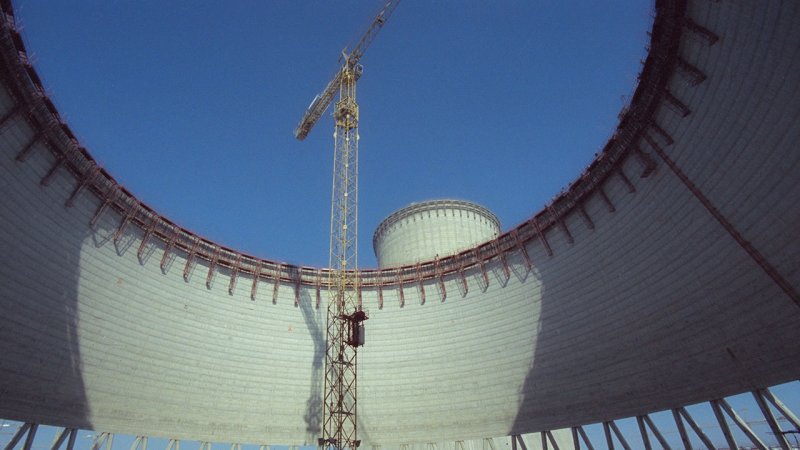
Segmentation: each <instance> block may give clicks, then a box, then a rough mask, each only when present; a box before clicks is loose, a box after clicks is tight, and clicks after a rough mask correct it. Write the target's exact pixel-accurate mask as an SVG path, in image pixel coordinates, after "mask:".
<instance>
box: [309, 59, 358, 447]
mask: <svg viewBox="0 0 800 450" xmlns="http://www.w3.org/2000/svg"><path fill="white" fill-rule="evenodd" d="M360 70H361V69H360V66H357V65H355V66H353V65H350V64H349V63H346V64H345V66H344V67H343V68H342V75H341V77H340V79H341V88H340V90H339V92H340V97H339V101H338V102H336V105H335V108H334V112H333V117H334V121H335V125H336V131H335V132H334V133H333V138H334V141H335V144H334V162H333V200H332V202H331V243H330V245H331V246H330V260H329V267H330V268H331V272H330V273H329V277H330V279H329V285H330V286H331V288H330V290H329V293H330V298H329V300H328V316H327V333H326V338H327V339H326V342H327V349H326V354H325V394H324V396H323V403H324V406H323V419H322V438H320V440H319V444H320V446H322V447H325V448H328V447H329V448H334V449H344V448H350V449H354V448H357V447H358V445H359V443H360V442H359V440H358V421H357V398H358V395H357V392H358V379H357V369H358V355H357V348H358V345H359V341H360V338H361V337H362V336H363V332H360V331H361V329H362V328H361V322H363V320H365V319H366V315H365V314H364V312H363V311H361V305H360V304H359V303H358V300H357V298H356V293H357V292H358V104H357V103H356V80H357V78H358V75H359V74H360Z"/></svg>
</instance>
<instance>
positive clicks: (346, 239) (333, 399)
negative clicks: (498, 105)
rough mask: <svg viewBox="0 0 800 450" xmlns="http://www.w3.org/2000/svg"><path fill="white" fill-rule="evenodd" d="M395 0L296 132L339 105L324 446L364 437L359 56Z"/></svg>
mask: <svg viewBox="0 0 800 450" xmlns="http://www.w3.org/2000/svg"><path fill="white" fill-rule="evenodd" d="M398 3H399V0H396V1H395V0H389V1H387V2H386V4H385V5H384V6H383V9H382V10H381V12H380V13H378V15H377V17H375V20H373V21H372V24H371V25H370V26H369V29H367V32H366V33H365V34H364V35H363V36H362V37H361V40H359V41H358V43H357V44H356V46H355V47H354V48H353V50H352V51H350V52H349V53H348V51H347V49H345V50H343V51H342V59H341V60H340V61H341V62H342V67H341V68H340V69H339V71H337V72H336V75H334V77H333V79H332V80H331V81H330V82H329V83H328V85H327V86H326V87H325V90H324V91H322V93H321V94H319V95H317V96H316V97H315V98H314V100H313V101H312V102H311V105H309V107H308V109H307V110H306V113H305V115H304V116H303V119H302V120H301V121H300V124H298V125H297V128H296V129H295V132H294V135H295V137H296V138H297V139H299V140H303V139H305V137H306V136H307V135H308V133H309V131H311V128H312V127H313V126H314V124H316V123H317V121H318V120H319V118H320V117H322V114H324V113H325V111H326V110H327V109H328V106H329V105H330V103H331V101H332V100H333V98H334V96H336V93H337V92H338V93H339V100H338V101H337V102H336V104H335V105H334V108H333V120H334V126H335V129H334V132H333V138H334V156H333V194H332V201H331V241H330V260H329V267H330V269H331V270H330V278H329V279H328V292H329V298H328V314H327V326H326V353H325V392H324V396H323V417H322V437H320V438H319V446H320V447H321V448H324V449H336V450H340V449H355V448H357V447H358V446H359V444H360V443H361V441H359V439H358V418H357V414H356V413H357V408H356V406H357V397H358V396H357V386H358V383H357V377H356V373H357V370H356V369H357V367H358V365H357V362H358V360H357V348H358V347H359V346H360V345H363V343H364V325H363V322H364V321H365V320H367V315H366V313H365V312H364V311H363V310H362V308H361V305H360V304H359V302H358V297H357V293H358V285H359V279H358V139H359V136H358V103H356V81H358V78H359V77H360V76H361V72H362V70H363V69H362V67H361V65H360V64H359V60H360V59H361V57H362V56H363V55H364V51H365V50H366V49H367V47H369V45H370V44H371V43H372V40H373V39H375V36H376V35H377V34H378V31H379V30H380V29H381V27H383V25H384V24H385V23H386V21H387V20H388V19H389V16H391V14H392V12H394V9H395V8H396V7H397V4H398Z"/></svg>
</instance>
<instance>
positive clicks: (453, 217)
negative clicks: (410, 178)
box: [372, 200, 500, 268]
mask: <svg viewBox="0 0 800 450" xmlns="http://www.w3.org/2000/svg"><path fill="white" fill-rule="evenodd" d="M499 234H500V221H499V220H497V217H496V216H495V215H494V214H492V212H491V211H489V210H488V209H486V208H484V207H483V206H480V205H477V204H475V203H471V202H466V201H463V200H430V201H426V202H419V203H413V204H411V205H409V206H406V207H405V208H402V209H399V210H397V211H395V212H393V213H392V214H390V215H389V217H387V218H386V219H384V220H383V222H381V223H380V224H379V225H378V228H377V229H376V230H375V234H374V235H373V238H372V246H373V249H374V250H375V256H377V257H378V266H379V267H380V268H387V267H397V266H404V265H411V264H415V263H417V262H420V261H428V260H431V259H435V258H439V257H446V256H450V255H455V254H456V253H458V252H460V251H462V250H466V249H469V248H472V247H474V246H476V245H478V244H481V243H483V242H487V241H491V240H492V239H494V238H496V237H497V236H498V235H499Z"/></svg>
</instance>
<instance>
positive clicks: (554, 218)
mask: <svg viewBox="0 0 800 450" xmlns="http://www.w3.org/2000/svg"><path fill="white" fill-rule="evenodd" d="M684 7H685V5H684V4H683V3H682V2H680V3H679V4H672V3H663V4H662V3H659V4H657V5H656V17H655V21H654V24H653V31H652V33H651V43H650V51H649V54H648V56H647V59H646V60H645V62H644V66H643V68H642V72H641V74H640V76H639V82H638V85H637V88H636V92H635V93H634V95H633V98H632V100H631V103H630V105H629V106H628V108H627V109H626V110H625V112H624V113H623V114H622V115H621V120H620V123H619V125H618V127H617V130H616V132H615V133H614V135H613V136H612V138H611V139H610V140H609V141H608V142H607V143H606V145H605V146H604V148H603V149H602V151H601V152H599V153H598V155H597V157H596V158H595V160H594V161H592V162H591V163H590V164H589V166H588V167H587V168H586V169H585V170H584V172H583V173H582V174H581V175H580V176H579V178H578V179H577V180H575V181H574V182H572V183H571V184H570V185H569V186H568V189H567V190H566V191H565V192H563V193H561V194H559V195H558V196H557V197H556V198H554V199H553V200H552V201H551V202H550V204H548V205H546V206H545V207H544V208H543V209H542V210H540V211H539V212H537V213H535V214H534V215H533V216H531V218H530V219H529V220H527V221H526V222H524V223H522V224H520V225H518V226H516V227H515V228H513V229H511V230H510V231H508V232H506V233H503V234H501V235H500V236H498V237H497V238H496V239H495V240H493V241H489V242H486V243H484V244H481V245H478V246H476V247H474V248H471V249H468V250H465V251H463V252H461V253H459V254H457V255H453V256H449V257H446V258H442V259H439V260H434V261H425V262H422V263H419V264H415V265H409V266H401V267H396V268H387V269H367V270H361V271H359V277H358V279H359V283H360V284H361V285H362V286H364V287H371V286H387V285H402V284H406V283H413V282H417V281H419V280H431V279H436V278H441V277H444V276H451V275H454V274H456V275H461V274H463V271H464V270H471V269H474V268H476V267H480V266H482V265H483V264H485V263H487V262H488V261H489V260H492V259H495V258H504V257H505V256H506V255H507V254H509V253H513V252H523V253H525V255H526V257H525V259H526V260H528V261H527V263H526V264H531V262H530V260H529V258H528V257H527V251H526V250H525V251H523V249H524V248H525V245H527V244H528V243H529V242H531V241H535V240H539V241H541V243H542V244H543V245H544V246H545V247H546V249H547V250H548V251H547V253H548V254H551V251H549V246H548V244H547V243H546V242H545V240H544V237H543V236H544V233H546V232H547V231H548V230H550V229H551V228H552V227H554V226H560V224H561V223H562V221H563V220H564V218H565V217H566V216H567V215H568V214H571V213H573V212H575V211H576V210H581V208H582V205H583V202H585V201H586V200H587V199H588V197H589V196H591V195H600V196H601V197H602V198H603V199H604V200H605V201H606V203H607V204H608V208H609V211H613V205H611V204H610V203H608V200H607V197H606V195H605V193H604V191H603V185H604V183H605V182H606V180H607V179H608V178H609V177H610V176H613V175H614V174H619V173H621V172H620V164H621V163H622V161H624V160H625V159H626V158H627V157H628V156H629V155H630V154H632V153H635V152H637V151H638V150H637V149H638V147H637V146H638V141H639V140H640V139H641V138H642V137H646V136H647V133H648V131H647V130H648V128H650V127H651V126H652V124H653V123H654V122H655V121H654V118H653V114H654V111H655V110H656V109H657V107H658V106H659V105H660V104H662V103H664V98H665V96H666V95H668V93H667V92H666V90H665V86H666V83H667V81H668V79H669V78H670V77H671V76H672V75H673V73H674V72H675V69H676V66H677V64H678V54H677V52H678V46H679V43H680V40H681V35H682V33H683V32H684V28H683V27H682V24H683V23H684V20H683V9H684ZM2 12H3V13H4V17H5V18H6V20H3V21H0V22H2V24H1V27H0V33H1V34H0V48H2V53H3V55H4V56H5V58H6V60H5V62H6V64H5V66H6V67H5V70H2V73H0V76H2V78H3V79H4V80H5V81H6V82H7V83H8V84H9V86H12V87H13V89H14V92H13V94H14V96H15V97H16V101H17V102H21V103H22V104H21V105H19V106H21V107H22V109H23V110H27V111H28V113H27V114H26V120H27V121H29V122H30V124H31V126H32V127H33V128H34V129H36V130H39V131H40V132H41V134H42V135H43V136H44V139H45V140H46V142H47V143H48V145H47V146H48V148H49V149H50V151H51V152H53V153H54V154H55V155H56V156H57V157H58V156H62V157H63V159H64V161H62V162H61V163H60V164H61V165H63V166H64V167H65V168H67V170H69V172H70V173H71V174H72V175H73V176H75V178H76V183H77V185H76V187H75V190H74V191H73V193H72V196H73V197H74V196H75V195H79V194H80V192H81V191H82V190H88V191H89V192H91V193H92V194H93V195H94V196H95V197H96V198H98V199H99V200H100V201H101V206H100V208H98V211H97V213H96V215H95V217H93V218H92V221H93V222H96V221H97V220H98V218H99V216H100V215H102V214H104V213H106V211H107V210H108V209H109V208H110V209H112V210H114V211H116V212H117V213H118V214H120V215H121V216H122V219H121V223H120V225H119V229H118V232H117V233H116V234H117V237H119V235H121V234H122V233H123V231H124V228H125V227H126V226H128V225H129V224H133V225H134V226H137V227H139V228H140V229H141V230H143V231H144V233H145V237H146V238H145V239H144V241H145V242H143V243H142V244H141V245H142V246H144V245H146V244H147V242H146V241H147V240H148V239H151V238H155V239H158V240H160V241H161V242H162V243H163V244H164V245H165V246H166V247H167V249H168V250H167V251H168V252H171V251H172V250H179V251H183V252H186V253H188V254H189V255H190V258H191V259H195V258H197V259H202V260H204V261H206V262H208V263H209V265H210V268H211V271H213V270H215V269H216V268H218V267H223V268H226V269H229V270H231V271H233V272H235V273H237V275H238V274H240V273H245V274H248V275H250V276H252V277H255V278H258V279H259V280H272V281H275V282H280V283H287V284H299V285H307V286H309V285H310V286H322V287H327V286H329V284H330V282H329V281H328V277H329V276H330V273H331V272H330V270H329V269H327V268H314V267H307V266H295V265H291V264H285V263H281V262H278V261H274V260H269V259H263V258H258V257H255V256H252V255H248V254H246V253H243V252H240V251H237V250H234V249H230V248H228V247H225V246H222V245H219V244H216V243H215V242H213V241H210V240H208V239H205V238H203V237H201V236H199V235H198V234H196V233H193V232H191V231H189V230H187V229H185V228H183V227H180V226H178V225H176V224H174V223H173V222H171V221H170V220H168V219H166V218H165V217H163V216H161V215H160V214H158V213H156V212H155V211H154V210H153V209H152V208H150V207H148V206H147V205H146V204H144V203H142V202H141V201H139V200H138V199H136V198H135V197H134V196H133V195H132V194H131V193H130V192H128V191H127V190H126V189H125V188H124V187H122V186H120V185H119V184H118V183H117V181H116V180H114V178H113V177H112V176H111V175H110V174H109V173H108V172H107V171H106V170H105V169H103V168H100V167H99V166H98V165H97V163H96V161H95V160H94V159H93V158H92V157H91V155H90V154H89V152H88V151H87V150H86V149H85V148H84V147H82V146H81V145H80V144H79V143H78V141H77V139H76V137H75V135H74V133H73V132H72V131H71V130H70V128H69V126H68V125H67V124H66V123H64V122H63V121H62V119H61V117H60V115H59V114H58V111H57V110H56V109H55V106H54V104H53V102H52V100H51V99H50V98H49V97H48V96H47V93H46V91H45V89H44V87H43V85H42V82H41V79H40V78H39V76H38V75H37V74H36V71H35V69H34V68H33V66H32V65H31V64H30V62H29V61H28V58H27V53H26V50H25V47H24V43H23V41H22V38H21V36H20V34H19V32H18V31H17V29H16V26H15V23H14V13H13V9H12V8H11V7H10V4H7V5H3V11H2ZM8 55H16V57H12V58H9V56H8ZM622 176H623V177H624V173H623V174H622ZM625 179H626V180H627V178H625ZM628 184H629V183H628ZM210 276H211V275H210V274H209V277H210Z"/></svg>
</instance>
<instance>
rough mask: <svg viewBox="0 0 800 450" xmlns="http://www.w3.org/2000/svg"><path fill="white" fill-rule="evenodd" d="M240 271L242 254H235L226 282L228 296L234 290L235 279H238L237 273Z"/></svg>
mask: <svg viewBox="0 0 800 450" xmlns="http://www.w3.org/2000/svg"><path fill="white" fill-rule="evenodd" d="M241 269H242V254H241V253H237V254H236V260H235V261H234V262H233V267H232V268H231V279H230V281H229V282H228V295H233V292H234V290H235V289H236V278H238V277H239V271H240V270H241Z"/></svg>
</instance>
